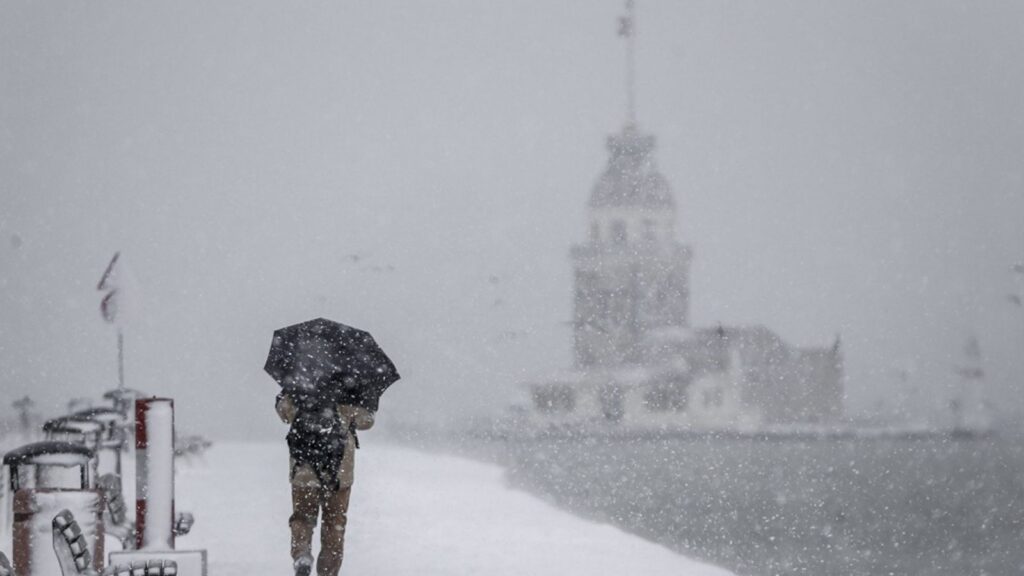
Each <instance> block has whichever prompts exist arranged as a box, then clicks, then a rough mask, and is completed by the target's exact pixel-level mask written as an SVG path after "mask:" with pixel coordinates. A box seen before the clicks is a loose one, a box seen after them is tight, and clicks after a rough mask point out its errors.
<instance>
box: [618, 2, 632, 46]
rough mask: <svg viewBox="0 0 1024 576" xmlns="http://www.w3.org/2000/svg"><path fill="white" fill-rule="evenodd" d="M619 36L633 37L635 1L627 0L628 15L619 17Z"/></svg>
mask: <svg viewBox="0 0 1024 576" xmlns="http://www.w3.org/2000/svg"><path fill="white" fill-rule="evenodd" d="M619 36H622V37H623V38H632V37H633V0H626V15H625V16H619Z"/></svg>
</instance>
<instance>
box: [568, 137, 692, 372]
mask: <svg viewBox="0 0 1024 576" xmlns="http://www.w3.org/2000/svg"><path fill="white" fill-rule="evenodd" d="M608 152H609V159H608V165H607V167H606V168H605V170H604V173H603V174H601V176H600V178H598V181H597V184H595V185H594V189H593V192H592V193H591V196H590V205H589V208H590V237H589V238H588V240H587V241H586V242H585V243H582V244H578V245H576V246H574V247H573V248H572V260H573V267H574V270H575V306H574V314H573V324H574V327H575V362H576V366H577V367H578V368H581V369H587V368H607V367H614V366H621V365H624V364H636V363H642V362H644V361H645V358H644V348H645V347H644V341H645V339H646V337H647V335H648V334H649V333H650V332H651V331H652V330H656V329H659V328H684V327H687V326H688V323H689V318H688V307H689V268H690V251H689V248H687V247H686V246H684V245H682V244H680V243H679V242H678V241H677V240H676V238H675V230H674V227H675V220H676V205H675V200H674V198H673V197H672V190H671V189H670V187H669V184H668V181H667V180H666V179H665V177H664V176H662V175H661V173H660V172H658V170H657V167H656V166H655V163H654V157H653V152H654V137H653V136H649V135H646V134H642V133H640V132H639V131H638V130H637V128H636V126H635V125H634V124H633V123H632V122H630V123H627V124H626V127H625V128H623V130H622V132H620V133H619V134H616V135H613V136H610V137H609V138H608Z"/></svg>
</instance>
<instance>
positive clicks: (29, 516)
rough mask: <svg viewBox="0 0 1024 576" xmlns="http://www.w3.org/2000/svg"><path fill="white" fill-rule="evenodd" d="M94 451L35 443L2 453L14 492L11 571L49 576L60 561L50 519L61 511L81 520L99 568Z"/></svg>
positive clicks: (27, 575) (99, 525)
mask: <svg viewBox="0 0 1024 576" xmlns="http://www.w3.org/2000/svg"><path fill="white" fill-rule="evenodd" d="M92 461H93V452H92V450H90V449H89V448H87V447H85V446H83V445H81V444H73V443H68V442H55V441H47V442H36V443H34V444H27V445H25V446H22V447H20V448H17V449H15V450H12V451H10V452H8V453H7V454H5V455H4V459H3V465H4V466H5V467H7V468H8V473H9V477H10V490H11V492H12V493H13V494H14V526H13V536H14V538H13V544H14V550H13V552H14V571H15V574H18V576H52V575H54V574H59V573H60V565H59V564H58V561H57V558H56V556H55V555H54V553H53V548H52V545H51V540H52V537H51V534H50V532H51V526H50V525H51V522H52V520H53V517H54V516H56V515H57V514H58V513H59V512H60V511H61V510H64V509H68V510H72V511H73V513H74V514H75V516H77V517H78V518H80V519H81V523H82V533H83V535H84V538H85V541H87V542H89V544H90V546H91V548H90V549H91V550H92V551H93V554H92V561H93V564H94V565H95V566H97V567H98V568H102V567H103V496H102V495H101V494H100V492H99V491H98V490H96V489H94V487H93V469H92Z"/></svg>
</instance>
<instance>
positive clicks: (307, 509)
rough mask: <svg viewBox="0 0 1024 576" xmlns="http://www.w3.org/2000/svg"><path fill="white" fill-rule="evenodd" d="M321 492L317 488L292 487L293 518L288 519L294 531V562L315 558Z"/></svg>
mask: <svg viewBox="0 0 1024 576" xmlns="http://www.w3.org/2000/svg"><path fill="white" fill-rule="evenodd" d="M319 492H320V490H319V489H317V488H306V487H303V486H292V516H291V518H289V519H288V526H289V527H290V528H291V529H292V560H298V559H299V558H301V557H303V556H305V557H307V558H309V559H312V557H313V554H312V547H313V529H314V528H316V519H317V516H318V515H319V512H320V495H319Z"/></svg>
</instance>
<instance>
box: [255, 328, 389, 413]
mask: <svg viewBox="0 0 1024 576" xmlns="http://www.w3.org/2000/svg"><path fill="white" fill-rule="evenodd" d="M263 369H264V370H266V371H267V374H270V375H271V376H272V377H273V378H274V380H277V382H278V384H280V385H281V387H282V388H284V391H285V392H288V393H290V394H294V395H297V396H305V397H314V398H317V399H321V400H327V401H331V402H339V403H345V404H355V405H358V406H362V407H364V408H366V409H368V410H371V411H374V412H376V411H377V407H378V405H379V402H380V396H381V394H383V393H384V391H385V390H387V388H388V387H389V386H391V385H392V384H393V383H395V381H397V380H398V379H399V375H398V370H396V369H395V365H394V363H392V362H391V359H390V358H388V356H387V354H385V353H384V351H383V350H381V348H380V346H379V345H377V342H376V341H375V340H374V339H373V336H371V335H370V333H369V332H365V331H363V330H359V329H358V328H353V327H351V326H346V325H344V324H341V323H339V322H334V321H331V320H327V319H324V318H317V319H315V320H309V321H308V322H302V323H301V324H295V325H292V326H288V327H286V328H281V329H280V330H277V331H275V332H274V341H273V343H272V344H271V345H270V354H269V355H268V356H267V363H266V365H265V366H264V367H263Z"/></svg>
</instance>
